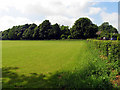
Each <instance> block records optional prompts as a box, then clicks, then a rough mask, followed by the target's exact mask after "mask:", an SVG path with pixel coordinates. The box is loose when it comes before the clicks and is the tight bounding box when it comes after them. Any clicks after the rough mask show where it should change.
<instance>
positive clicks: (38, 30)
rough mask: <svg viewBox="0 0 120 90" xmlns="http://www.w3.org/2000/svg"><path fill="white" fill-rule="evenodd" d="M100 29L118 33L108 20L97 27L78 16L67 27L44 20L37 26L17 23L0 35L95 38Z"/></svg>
mask: <svg viewBox="0 0 120 90" xmlns="http://www.w3.org/2000/svg"><path fill="white" fill-rule="evenodd" d="M97 31H101V32H102V34H101V36H105V35H108V36H110V34H111V33H112V34H113V33H118V31H117V29H116V28H114V27H113V26H112V25H109V23H108V22H104V23H103V24H102V25H100V26H99V27H98V26H97V25H96V24H93V23H92V21H91V20H90V19H89V18H79V19H78V20H76V21H75V23H74V25H73V26H72V27H71V28H70V29H69V26H64V25H62V26H60V25H59V24H57V23H56V24H53V25H52V24H51V23H50V21H49V20H44V21H43V22H42V23H41V24H39V25H38V26H37V25H36V24H34V23H33V24H25V25H18V26H13V27H12V28H9V29H8V30H5V31H3V32H0V33H2V35H0V38H2V40H50V39H87V38H96V37H97V35H96V32H97Z"/></svg>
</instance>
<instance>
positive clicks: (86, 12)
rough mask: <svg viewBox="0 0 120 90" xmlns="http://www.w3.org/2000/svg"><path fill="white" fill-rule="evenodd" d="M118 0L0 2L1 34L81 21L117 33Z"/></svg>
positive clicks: (24, 0)
mask: <svg viewBox="0 0 120 90" xmlns="http://www.w3.org/2000/svg"><path fill="white" fill-rule="evenodd" d="M118 1H119V0H0V2H1V3H0V31H4V30H7V29H8V28H12V27H13V26H16V25H23V24H26V23H28V24H32V23H35V24H37V25H39V24H40V23H42V22H43V21H44V20H46V19H47V20H49V21H50V22H51V24H55V23H58V24H60V25H68V26H70V27H72V25H73V24H74V22H75V21H76V20H77V19H79V18H81V17H88V18H89V19H90V20H92V22H93V23H94V24H97V25H98V26H99V25H101V24H102V23H103V22H109V23H110V25H113V26H114V27H116V28H117V29H118Z"/></svg>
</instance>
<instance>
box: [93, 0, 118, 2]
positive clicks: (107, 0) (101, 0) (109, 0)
mask: <svg viewBox="0 0 120 90" xmlns="http://www.w3.org/2000/svg"><path fill="white" fill-rule="evenodd" d="M119 1H120V0H92V2H119Z"/></svg>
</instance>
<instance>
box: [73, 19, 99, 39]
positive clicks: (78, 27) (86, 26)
mask: <svg viewBox="0 0 120 90" xmlns="http://www.w3.org/2000/svg"><path fill="white" fill-rule="evenodd" d="M97 31H98V27H97V25H95V24H93V23H92V21H91V20H90V19H88V18H79V19H78V20H77V21H75V23H74V25H73V26H72V28H71V35H72V38H73V39H82V38H94V37H96V32H97Z"/></svg>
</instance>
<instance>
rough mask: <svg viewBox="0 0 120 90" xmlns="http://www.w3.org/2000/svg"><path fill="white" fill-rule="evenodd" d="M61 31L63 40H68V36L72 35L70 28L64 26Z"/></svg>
mask: <svg viewBox="0 0 120 90" xmlns="http://www.w3.org/2000/svg"><path fill="white" fill-rule="evenodd" d="M60 29H61V38H63V39H67V38H68V36H69V35H70V29H69V26H64V25H62V26H61V28H60Z"/></svg>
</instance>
